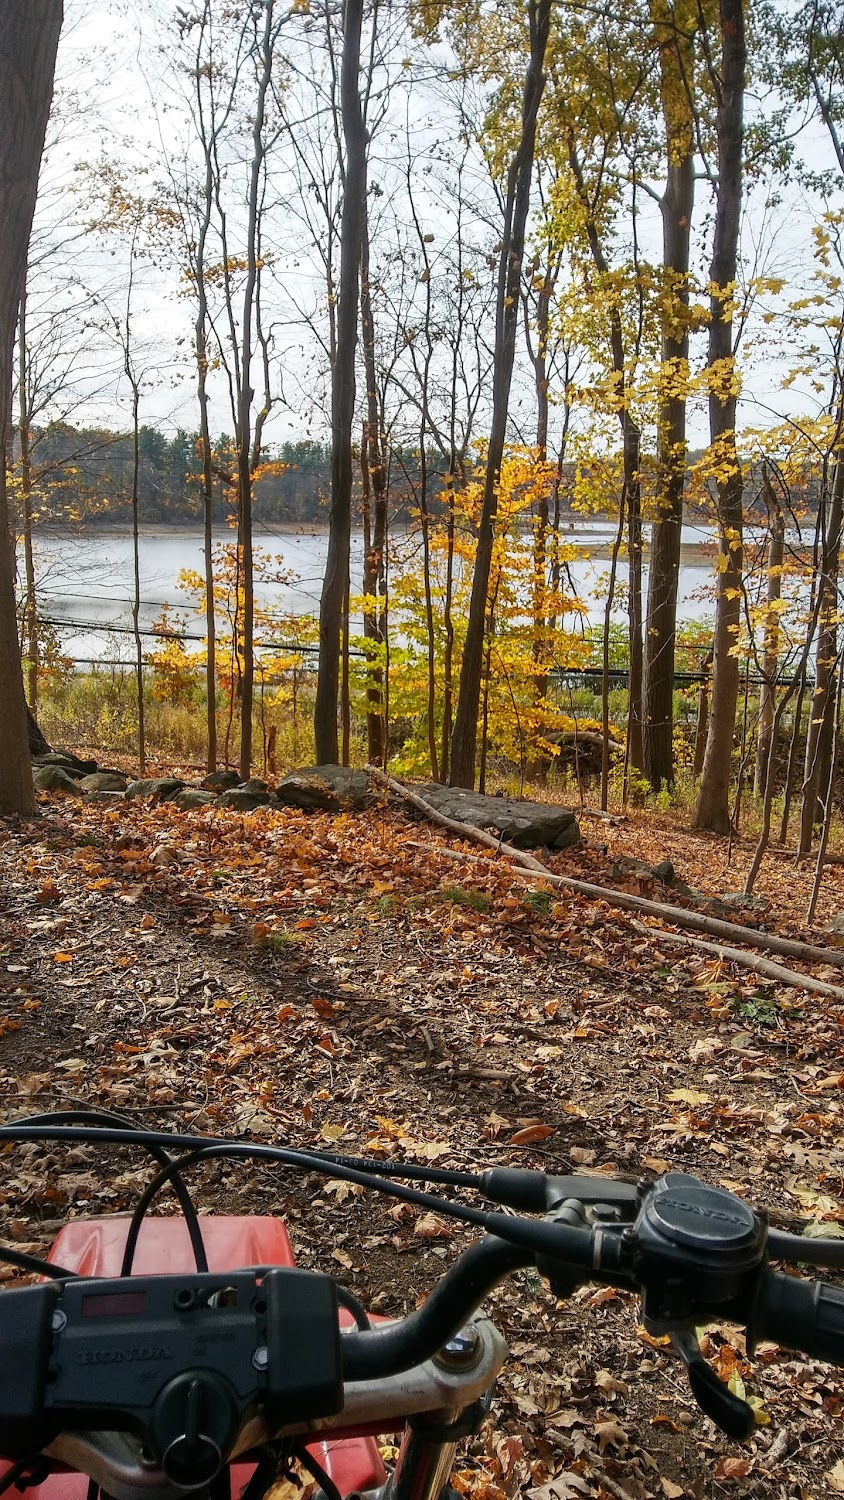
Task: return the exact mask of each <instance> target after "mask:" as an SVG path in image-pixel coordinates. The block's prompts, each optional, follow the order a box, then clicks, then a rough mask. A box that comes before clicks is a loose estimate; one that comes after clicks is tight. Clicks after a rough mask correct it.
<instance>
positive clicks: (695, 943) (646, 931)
mask: <svg viewBox="0 0 844 1500" xmlns="http://www.w3.org/2000/svg"><path fill="white" fill-rule="evenodd" d="M630 925H631V927H633V928H635V930H636V932H640V933H642V934H643V935H644V936H646V937H649V938H655V939H656V941H657V942H658V943H661V942H666V943H677V944H681V945H682V946H683V947H684V948H694V949H695V950H696V951H697V952H699V953H706V954H710V955H711V956H713V957H714V958H720V959H725V960H727V962H729V963H733V964H741V966H742V968H745V969H751V970H752V972H753V973H754V974H761V975H762V977H763V978H764V979H772V980H774V981H775V983H776V984H787V985H790V986H791V988H792V989H795V990H811V991H812V992H813V993H814V994H816V995H829V996H831V997H832V999H833V1000H844V989H842V988H841V987H840V985H837V984H827V983H826V981H825V980H823V979H815V977H814V975H812V974H799V973H798V972H797V971H796V970H795V969H787V968H786V967H785V965H784V964H775V963H774V962H773V960H772V959H770V958H761V957H760V956H759V954H758V953H745V952H744V951H743V950H742V949H741V948H730V947H728V946H727V944H725V943H707V942H704V940H703V939H702V938H694V937H689V935H688V933H685V932H666V930H665V928H664V927H646V926H645V924H644V923H643V922H636V921H631V923H630Z"/></svg>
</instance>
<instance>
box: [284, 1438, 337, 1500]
mask: <svg viewBox="0 0 844 1500" xmlns="http://www.w3.org/2000/svg"><path fill="white" fill-rule="evenodd" d="M293 1453H294V1455H295V1457H296V1458H297V1459H298V1460H299V1463H300V1464H301V1465H302V1468H303V1469H306V1470H307V1472H308V1473H309V1474H310V1476H311V1478H312V1479H315V1480H316V1482H317V1484H318V1485H319V1487H320V1489H321V1490H322V1493H323V1494H324V1495H325V1497H326V1500H342V1496H341V1494H340V1491H339V1490H338V1488H337V1486H336V1484H335V1483H334V1480H333V1479H332V1478H331V1475H330V1474H329V1473H328V1471H327V1470H326V1469H324V1468H323V1467H322V1464H321V1463H320V1462H319V1459H317V1458H314V1455H313V1453H311V1452H310V1450H309V1449H308V1448H306V1447H305V1445H304V1443H296V1444H295V1445H294V1448H293Z"/></svg>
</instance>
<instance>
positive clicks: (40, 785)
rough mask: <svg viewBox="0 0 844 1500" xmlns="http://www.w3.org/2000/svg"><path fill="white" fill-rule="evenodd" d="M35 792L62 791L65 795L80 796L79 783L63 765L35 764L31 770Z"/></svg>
mask: <svg viewBox="0 0 844 1500" xmlns="http://www.w3.org/2000/svg"><path fill="white" fill-rule="evenodd" d="M32 784H33V786H34V787H35V790H36V792H63V793H64V794H65V796H66V797H81V796H82V793H81V792H80V790H79V783H78V781H76V780H75V779H74V777H73V776H71V775H70V774H69V773H68V772H67V771H66V770H65V768H64V766H36V767H35V768H34V769H33V772H32Z"/></svg>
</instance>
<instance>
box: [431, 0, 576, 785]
mask: <svg viewBox="0 0 844 1500" xmlns="http://www.w3.org/2000/svg"><path fill="white" fill-rule="evenodd" d="M528 9H529V18H530V62H529V64H528V70H527V74H526V76H525V85H524V94H523V99H522V127H521V137H520V140H519V145H518V148H517V150H516V154H515V156H514V158H513V162H512V164H511V167H510V171H509V174H508V182H507V200H506V208H505V217H504V234H503V236H502V247H501V256H500V260H499V265H498V298H497V305H496V319H495V353H494V363H493V389H492V422H491V425H490V435H489V447H488V450H487V461H486V473H485V475H484V492H483V502H482V507H481V522H480V532H479V535H478V547H477V553H476V556H475V571H474V576H473V578H472V597H471V601H470V604H469V621H468V625H467V630H466V640H465V643H464V646H463V661H462V664H461V669H460V685H459V688H458V693H457V711H456V713H455V716H454V730H453V732H452V736H451V767H450V772H449V781H450V784H451V786H463V787H470V788H471V787H473V786H474V784H475V751H476V748H477V741H478V704H479V700H480V691H481V676H482V672H483V661H484V642H485V637H486V630H485V620H486V615H487V592H488V588H489V574H490V567H491V564H492V549H493V542H494V538H495V518H496V513H497V510H498V483H499V475H500V470H501V460H502V458H503V456H504V440H505V437H506V431H507V412H508V408H509V401H510V383H511V380H512V376H513V363H514V360H515V354H516V329H517V327H518V319H519V293H520V284H521V276H522V260H523V257H524V245H525V228H526V225H527V217H528V210H529V208H530V189H531V182H532V179H533V155H534V146H535V142H536V121H537V115H538V113H539V104H540V100H541V98H542V91H543V88H544V86H545V74H544V71H543V69H544V63H545V48H546V44H547V41H548V28H549V23H550V16H551V0H529V7H528Z"/></svg>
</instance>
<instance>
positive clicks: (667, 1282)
mask: <svg viewBox="0 0 844 1500" xmlns="http://www.w3.org/2000/svg"><path fill="white" fill-rule="evenodd" d="M767 1228H768V1226H767V1218H766V1216H765V1215H764V1214H763V1213H760V1212H759V1211H758V1210H755V1209H753V1208H751V1207H750V1205H749V1204H747V1203H745V1202H744V1201H743V1200H742V1199H741V1198H737V1197H736V1196H735V1194H734V1193H729V1192H727V1191H726V1190H725V1189H724V1188H715V1187H709V1186H708V1185H707V1184H706V1183H703V1182H701V1181H700V1180H699V1178H697V1177H691V1176H687V1175H686V1174H685V1173H682V1172H669V1173H667V1174H666V1176H665V1177H661V1178H660V1179H659V1180H658V1181H657V1182H655V1183H654V1185H653V1187H652V1189H651V1190H650V1191H649V1192H648V1193H647V1196H646V1197H645V1198H644V1200H643V1202H642V1207H641V1209H640V1212H639V1216H638V1218H637V1220H636V1223H635V1225H633V1226H631V1228H630V1229H628V1230H627V1231H625V1236H624V1238H625V1241H626V1243H627V1245H628V1247H629V1249H630V1250H631V1251H632V1258H633V1263H634V1267H635V1275H636V1280H637V1281H638V1283H639V1286H640V1288H641V1295H642V1316H643V1321H644V1324H645V1327H646V1328H647V1329H648V1330H649V1332H651V1333H653V1334H657V1335H661V1334H665V1333H673V1332H674V1331H675V1330H677V1329H681V1328H684V1327H687V1326H688V1325H689V1323H695V1322H701V1321H703V1320H704V1319H705V1318H706V1316H707V1315H708V1314H710V1313H714V1314H716V1315H719V1316H725V1315H727V1314H728V1311H729V1308H730V1304H735V1307H736V1311H737V1316H738V1318H739V1321H743V1319H742V1316H741V1311H740V1309H741V1305H742V1303H744V1304H745V1306H746V1305H747V1304H748V1298H749V1297H750V1295H751V1293H752V1288H753V1285H754V1283H755V1280H756V1276H757V1274H758V1272H759V1269H760V1268H761V1267H762V1266H763V1265H764V1263H765V1258H766V1241H767Z"/></svg>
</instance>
